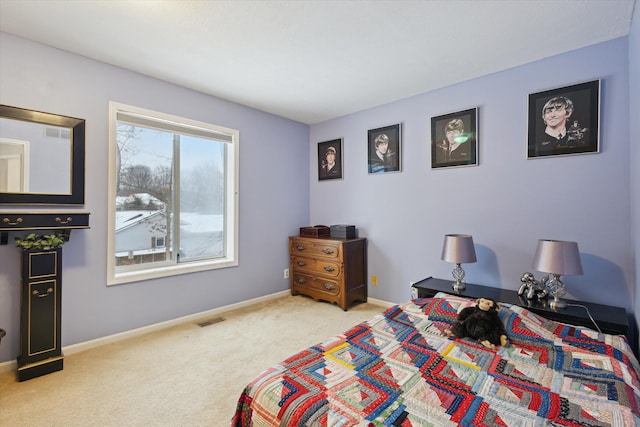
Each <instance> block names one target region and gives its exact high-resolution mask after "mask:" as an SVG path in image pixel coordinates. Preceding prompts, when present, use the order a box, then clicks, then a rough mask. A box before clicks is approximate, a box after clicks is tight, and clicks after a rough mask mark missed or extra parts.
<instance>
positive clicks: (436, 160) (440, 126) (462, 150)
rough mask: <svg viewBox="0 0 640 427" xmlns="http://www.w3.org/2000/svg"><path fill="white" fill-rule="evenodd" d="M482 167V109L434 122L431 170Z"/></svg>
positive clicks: (440, 118) (460, 112)
mask: <svg viewBox="0 0 640 427" xmlns="http://www.w3.org/2000/svg"><path fill="white" fill-rule="evenodd" d="M477 164H478V108H477V107H475V108H470V109H468V110H463V111H457V112H455V113H449V114H444V115H442V116H437V117H432V118H431V168H432V169H436V168H446V167H452V166H474V165H477Z"/></svg>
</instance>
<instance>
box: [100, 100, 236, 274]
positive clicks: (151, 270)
mask: <svg viewBox="0 0 640 427" xmlns="http://www.w3.org/2000/svg"><path fill="white" fill-rule="evenodd" d="M119 114H126V115H130V116H141V117H148V118H152V119H153V120H154V121H157V122H159V123H162V122H165V123H167V124H168V125H170V126H174V127H183V128H185V129H188V128H191V129H194V130H200V131H204V132H211V133H218V134H224V135H227V136H228V137H230V142H227V143H228V144H229V146H228V148H227V155H226V160H225V162H226V164H225V173H226V193H225V198H226V200H225V213H224V215H225V228H224V232H225V236H224V245H225V251H224V253H225V256H224V257H221V258H215V259H206V260H198V261H191V262H181V263H175V264H171V265H161V266H156V265H153V266H152V265H149V267H148V268H143V269H139V270H135V271H117V268H116V265H115V264H116V263H115V217H116V204H115V200H116V182H117V181H116V180H117V176H116V174H117V171H116V157H117V148H116V147H117V133H116V125H117V121H118V120H117V119H118V115H119ZM239 142H240V132H239V131H238V130H235V129H230V128H225V127H221V126H216V125H212V124H209V123H204V122H199V121H196V120H191V119H186V118H183V117H178V116H173V115H170V114H165V113H160V112H157V111H152V110H147V109H144V108H139V107H134V106H130V105H126V104H121V103H118V102H113V101H111V102H109V185H108V187H109V188H108V191H107V195H108V196H107V197H108V199H107V206H108V213H109V215H108V221H107V226H108V239H107V285H108V286H109V285H118V284H123V283H129V282H136V281H140V280H149V279H155V278H159V277H168V276H175V275H178V274H186V273H193V272H197V271H205V270H214V269H218V268H226V267H234V266H237V265H238V217H239V214H238V199H239V193H238V182H239V179H238V173H239V153H240V150H239ZM165 244H166V242H165Z"/></svg>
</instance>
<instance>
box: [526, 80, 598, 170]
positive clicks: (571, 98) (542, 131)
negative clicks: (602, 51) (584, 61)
mask: <svg viewBox="0 0 640 427" xmlns="http://www.w3.org/2000/svg"><path fill="white" fill-rule="evenodd" d="M599 133H600V80H594V81H591V82H586V83H580V84H575V85H572V86H566V87H562V88H558V89H552V90H547V91H544V92H538V93H532V94H530V95H529V131H528V140H527V158H528V159H535V158H540V157H547V156H560V155H571V154H585V153H597V152H598V151H599V150H600V146H599V142H598V141H599Z"/></svg>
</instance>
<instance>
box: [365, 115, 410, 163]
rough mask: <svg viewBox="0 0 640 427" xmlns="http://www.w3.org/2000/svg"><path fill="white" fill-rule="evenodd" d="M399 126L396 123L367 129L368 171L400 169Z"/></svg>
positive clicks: (400, 138)
mask: <svg viewBox="0 0 640 427" xmlns="http://www.w3.org/2000/svg"><path fill="white" fill-rule="evenodd" d="M400 128H401V126H400V123H397V124H395V125H389V126H385V127H381V128H377V129H370V130H369V133H368V141H369V173H384V172H399V171H400V149H401V140H402V135H401V130H400Z"/></svg>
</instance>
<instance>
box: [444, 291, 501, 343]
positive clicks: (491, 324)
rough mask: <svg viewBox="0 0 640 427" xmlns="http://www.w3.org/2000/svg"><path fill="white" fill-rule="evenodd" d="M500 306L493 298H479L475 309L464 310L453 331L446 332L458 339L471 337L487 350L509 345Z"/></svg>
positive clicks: (467, 308)
mask: <svg viewBox="0 0 640 427" xmlns="http://www.w3.org/2000/svg"><path fill="white" fill-rule="evenodd" d="M499 310H500V306H499V305H498V303H497V302H495V301H494V300H492V299H491V298H478V299H477V300H476V305H475V306H473V307H466V308H463V309H462V311H461V312H460V313H459V314H458V318H457V319H456V321H455V322H453V325H451V329H447V330H446V331H445V332H446V333H447V334H449V335H454V336H456V337H458V338H464V337H470V338H473V339H476V340H478V341H480V343H481V344H482V345H484V346H485V347H487V348H490V349H494V348H496V346H497V345H502V346H504V345H505V344H506V343H507V331H506V330H505V328H504V325H503V324H502V321H501V320H500V317H498V311H499Z"/></svg>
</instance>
